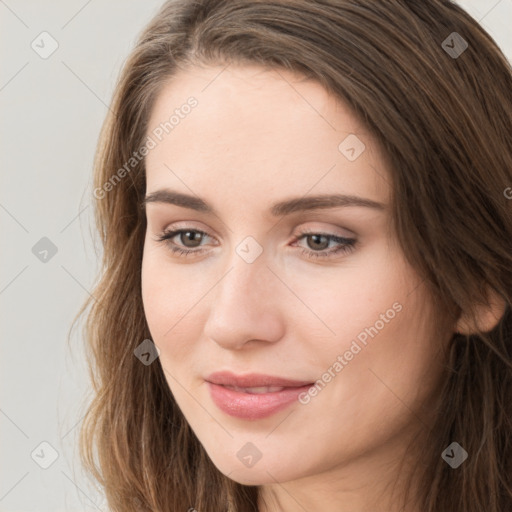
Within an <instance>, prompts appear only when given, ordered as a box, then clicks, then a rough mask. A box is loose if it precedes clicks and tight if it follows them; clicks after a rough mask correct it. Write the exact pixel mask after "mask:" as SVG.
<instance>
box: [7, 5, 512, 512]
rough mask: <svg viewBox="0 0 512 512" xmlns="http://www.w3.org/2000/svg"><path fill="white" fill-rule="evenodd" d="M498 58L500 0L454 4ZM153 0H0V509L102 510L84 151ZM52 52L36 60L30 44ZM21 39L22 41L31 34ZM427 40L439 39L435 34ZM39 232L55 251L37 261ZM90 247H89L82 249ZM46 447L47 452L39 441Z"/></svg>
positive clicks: (506, 18)
mask: <svg viewBox="0 0 512 512" xmlns="http://www.w3.org/2000/svg"><path fill="white" fill-rule="evenodd" d="M460 3H461V4H462V5H463V6H464V7H465V8H466V9H467V10H468V11H469V12H470V13H471V14H472V15H473V16H474V17H475V18H476V19H478V20H479V21H480V22H481V23H482V24H483V26H484V27H485V28H486V29H487V30H488V31H489V32H490V33H491V35H492V36H493V37H494V38H495V40H496V41H497V43H498V44H499V45H500V46H501V48H502V49H503V51H504V52H505V53H506V55H507V56H508V58H509V59H511V58H512V34H511V30H510V20H512V0H464V1H461V2H460ZM161 4H162V1H161V0H145V1H142V0H138V1H132V2H130V3H128V2H125V1H121V0H109V1H108V2H107V1H106V0H103V1H102V0H89V1H86V0H72V1H70V0H67V1H64V0H60V1H56V0H53V1H50V2H48V1H47V2H41V1H36V0H6V1H3V0H0V38H1V45H0V48H1V49H2V56H1V58H2V65H1V67H0V105H1V108H2V116H1V118H0V119H1V120H0V130H1V133H0V141H1V144H2V150H1V151H0V158H1V159H2V161H1V169H2V173H1V179H2V183H1V186H0V222H1V229H2V231H1V232H2V237H3V240H2V253H1V257H2V260H1V265H0V269H1V275H0V307H1V315H2V322H1V326H2V344H1V358H0V361H1V367H0V375H1V382H2V386H1V388H0V432H1V437H0V439H1V445H0V461H1V462H0V512H6V511H9V512H21V511H23V512H28V511H38V512H46V511H51V512H58V511H64V510H65V511H75V510H102V511H106V510H107V507H106V505H105V502H104V500H103V498H102V496H101V493H100V492H99V491H98V490H97V489H95V488H94V487H93V485H92V484H91V483H90V482H89V481H88V480H87V479H86V478H85V477H84V475H83V472H82V470H81V468H80V465H79V463H78V458H77V449H76V440H77V433H78V428H77V425H78V424H79V422H80V419H81V417H82V414H83V403H84V400H86V399H87V395H86V393H87V392H88V391H89V386H88V376H87V373H86V365H85V361H84V356H83V350H82V346H81V343H82V341H81V339H80V337H79V331H74V333H73V336H72V338H71V347H69V346H68V344H67V341H66V338H67V334H68V331H69V328H70V323H71V320H72V319H73V318H74V315H75V314H76V312H77V311H78V309H79V307H80V306H81V304H82V302H83V301H84V299H85V297H86V296H87V294H88V293H90V290H91V289H92V283H93V280H94V276H95V274H96V271H97V269H98V257H99V256H100V255H101V248H100V247H99V244H98V243H97V242H96V243H95V242H94V238H95V235H94V232H93V224H92V219H93V217H92V208H91V204H90V201H89V198H90V196H91V188H92V186H91V182H92V181H91V176H92V174H91V172H92V160H93V155H94V151H95V147H96V142H97V139H98V135H99V131H100V127H101V124H102V122H103V119H104V116H105V114H106V112H107V108H108V104H109V101H110V98H111V94H112V91H113V87H114V84H115V80H116V78H117V76H118V73H119V71H120V68H121V65H122V63H123V61H124V59H125V58H126V56H127V55H128V53H129V51H130V49H131V48H132V46H133V44H134V41H135V38H136V37H137V35H138V33H139V32H140V30H141V29H142V28H143V26H144V25H145V23H146V22H147V21H149V20H150V19H151V17H152V16H153V15H154V14H155V12H156V11H157V9H158V7H159V6H160V5H161ZM44 31H46V32H48V33H49V34H50V35H51V37H52V38H53V39H54V40H56V41H57V43H58V48H57V50H56V51H55V52H54V53H53V54H52V55H50V56H49V57H48V58H46V59H43V58H42V57H40V55H39V54H38V53H36V51H35V50H34V49H33V48H32V46H31V45H32V44H34V45H39V46H36V48H37V50H38V51H39V52H44V51H48V50H49V49H50V48H51V41H50V39H48V38H47V39H44V38H45V37H48V36H40V34H41V33H42V32H44ZM33 41H35V43H32V42H33ZM440 43H441V42H440ZM43 237H47V238H48V239H49V240H51V242H52V244H53V245H54V246H55V247H56V249H57V252H56V254H55V255H53V256H52V255H51V252H50V253H48V255H47V256H46V259H47V261H45V262H44V261H41V260H40V259H39V258H42V257H44V256H45V254H44V252H41V253H40V255H39V257H36V254H37V253H38V252H39V251H43V250H44V249H45V247H44V246H41V247H39V246H36V248H38V249H37V250H34V252H36V254H34V252H33V250H32V248H33V247H34V246H35V245H36V244H37V243H39V244H44V242H39V241H40V240H41V238H43ZM95 245H96V248H95ZM42 442H46V443H49V444H50V445H51V446H52V447H53V449H54V450H55V451H56V454H58V457H57V458H56V460H55V461H54V462H53V463H52V464H51V465H50V466H49V467H48V468H47V469H43V468H42V467H40V465H41V464H42V465H45V464H49V463H50V462H52V453H53V452H52V448H50V447H48V446H47V445H42V446H41V445H40V444H41V443H42Z"/></svg>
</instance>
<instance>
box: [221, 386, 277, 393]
mask: <svg viewBox="0 0 512 512" xmlns="http://www.w3.org/2000/svg"><path fill="white" fill-rule="evenodd" d="M224 387H226V388H228V389H232V390H234V391H240V392H242V393H250V394H254V395H259V394H261V393H277V392H278V391H282V390H283V389H285V388H284V387H280V386H260V387H257V388H239V387H237V386H224Z"/></svg>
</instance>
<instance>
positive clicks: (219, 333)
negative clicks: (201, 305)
mask: <svg viewBox="0 0 512 512" xmlns="http://www.w3.org/2000/svg"><path fill="white" fill-rule="evenodd" d="M231 262H232V264H231V265H230V267H229V269H228V271H227V273H225V274H224V276H223V277H222V279H221V280H220V281H219V282H218V284H217V285H216V287H215V288H216V289H215V292H214V293H213V294H212V295H213V297H212V299H211V304H212V305H211V308H210V311H209V316H208V320H207V321H206V324H205V328H204V330H205V332H204V334H205V336H206V337H207V339H210V340H213V341H214V342H215V343H217V344H218V345H219V346H221V347H223V348H225V349H230V350H239V349H242V348H243V347H245V346H246V345H247V344H251V345H254V344H255V343H262V342H265V343H275V342H276V341H278V340H279V339H281V338H282V337H283V335H284V319H283V317H282V311H283V308H282V307H279V302H280V297H282V288H283V287H284V285H283V284H282V283H281V282H280V281H279V279H277V277H276V276H275V275H274V274H273V273H272V272H271V271H270V269H269V268H268V267H267V266H266V262H265V260H264V258H263V257H260V258H258V259H257V260H256V261H254V262H253V263H247V262H245V261H243V260H242V259H239V261H237V260H236V258H235V259H233V260H231ZM280 287H281V290H280V289H279V288H280Z"/></svg>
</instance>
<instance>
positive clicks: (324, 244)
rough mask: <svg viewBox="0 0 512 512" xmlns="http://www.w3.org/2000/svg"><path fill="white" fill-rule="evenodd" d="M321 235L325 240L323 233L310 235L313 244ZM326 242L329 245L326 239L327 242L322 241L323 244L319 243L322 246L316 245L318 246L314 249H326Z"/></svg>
mask: <svg viewBox="0 0 512 512" xmlns="http://www.w3.org/2000/svg"><path fill="white" fill-rule="evenodd" d="M322 237H323V238H325V239H326V240H327V237H325V235H310V238H313V239H314V241H315V244H316V243H317V241H318V239H319V238H322ZM326 243H327V245H329V242H328V241H327V242H324V243H323V244H322V243H320V245H321V246H322V247H318V246H317V247H316V249H326V248H327V245H326Z"/></svg>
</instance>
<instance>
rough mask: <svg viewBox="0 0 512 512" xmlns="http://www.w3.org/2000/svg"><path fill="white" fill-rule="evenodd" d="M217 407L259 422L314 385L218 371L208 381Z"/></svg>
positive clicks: (227, 412)
mask: <svg viewBox="0 0 512 512" xmlns="http://www.w3.org/2000/svg"><path fill="white" fill-rule="evenodd" d="M205 380H206V381H207V383H208V387H209V389H210V396H211V397H212V400H213V402H214V403H215V405H216V406H217V407H218V408H219V409H220V410H221V411H223V412H225V413H226V414H229V415H230V416H234V417H237V418H243V419H248V420H256V419H260V418H266V417H268V416H270V415H272V414H275V413H277V412H278V411H281V410H283V409H285V408H286V407H288V406H290V405H291V404H292V403H293V402H295V401H297V400H298V396H299V395H300V394H301V393H303V392H304V391H307V390H308V389H309V388H310V387H311V386H312V385H313V384H314V383H313V382H307V381H299V380H290V379H284V378H281V377H273V376H271V375H261V374H256V373H251V374H247V375H235V374H233V373H231V372H227V371H223V372H215V373H212V374H211V375H209V376H208V377H207V378H206V379H205Z"/></svg>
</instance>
